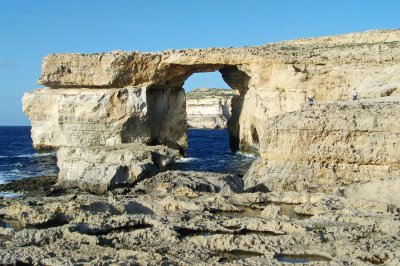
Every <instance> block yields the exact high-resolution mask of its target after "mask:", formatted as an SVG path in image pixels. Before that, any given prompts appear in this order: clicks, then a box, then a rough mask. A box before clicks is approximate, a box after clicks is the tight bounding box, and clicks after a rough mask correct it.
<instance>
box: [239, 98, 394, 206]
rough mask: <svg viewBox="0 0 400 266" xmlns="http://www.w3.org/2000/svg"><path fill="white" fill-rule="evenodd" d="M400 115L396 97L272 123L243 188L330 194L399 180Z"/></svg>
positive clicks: (312, 109) (331, 105) (308, 111)
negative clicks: (352, 187) (390, 179)
mask: <svg viewBox="0 0 400 266" xmlns="http://www.w3.org/2000/svg"><path fill="white" fill-rule="evenodd" d="M399 114H400V97H399V96H391V97H383V98H377V99H371V100H362V101H355V102H352V101H345V102H324V103H317V104H315V105H313V106H307V105H305V106H304V107H303V108H302V109H301V110H298V111H294V112H290V113H286V114H282V115H280V116H277V117H274V118H272V119H270V120H269V121H268V123H267V124H266V126H265V128H264V129H263V136H264V137H263V138H262V139H261V140H260V141H261V143H260V144H261V147H262V148H261V150H260V154H261V160H259V161H258V162H257V163H255V164H254V165H253V166H252V169H250V171H249V172H248V173H247V175H246V177H245V186H246V188H247V189H250V190H251V189H255V188H258V189H260V188H261V189H266V190H273V191H279V190H286V191H287V190H292V191H309V192H317V191H318V192H329V193H331V192H333V190H334V189H336V188H338V187H346V186H352V185H356V184H365V183H368V182H371V181H377V180H382V179H385V180H388V179H389V178H391V177H398V176H400V155H399V153H398V152H397V150H398V148H397V147H398V145H399V140H400V126H399V123H398V122H397V120H398V115H399ZM397 180H399V178H397ZM393 184H396V186H397V188H400V187H399V184H398V181H396V180H393ZM366 196H367V195H366ZM399 203H400V202H399Z"/></svg>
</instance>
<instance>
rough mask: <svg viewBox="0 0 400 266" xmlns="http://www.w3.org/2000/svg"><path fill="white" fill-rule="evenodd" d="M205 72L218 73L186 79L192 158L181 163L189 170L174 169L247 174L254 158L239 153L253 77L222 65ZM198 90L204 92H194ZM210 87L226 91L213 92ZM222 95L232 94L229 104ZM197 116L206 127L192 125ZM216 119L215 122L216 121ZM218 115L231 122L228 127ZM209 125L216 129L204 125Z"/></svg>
mask: <svg viewBox="0 0 400 266" xmlns="http://www.w3.org/2000/svg"><path fill="white" fill-rule="evenodd" d="M215 68H217V69H215ZM205 69H206V70H214V72H211V73H204V72H209V71H199V72H196V71H195V72H193V73H190V75H189V74H188V75H186V79H185V80H184V81H183V83H182V88H184V89H185V90H186V92H187V95H186V104H187V109H186V112H187V118H188V126H189V127H188V154H187V155H188V157H187V158H184V159H182V160H180V162H183V164H186V166H187V167H183V168H182V166H178V167H177V166H175V167H174V169H179V170H200V171H211V172H226V173H228V172H230V173H232V172H234V171H239V172H236V173H237V174H244V173H245V172H246V171H247V169H248V167H249V166H250V163H251V162H252V160H253V158H251V157H245V156H243V155H242V154H240V153H236V152H237V151H239V130H240V125H239V117H240V113H241V111H242V105H243V97H244V95H245V94H246V92H247V90H248V82H249V80H250V77H249V76H248V75H247V74H246V73H245V72H244V71H241V70H240V69H239V67H238V66H231V65H224V66H221V65H218V67H215V66H213V67H212V68H206V67H205V66H204V67H202V69H201V70H205ZM196 70H199V69H198V68H197V69H196ZM179 78H180V77H179ZM179 82H181V81H179ZM173 83H175V81H174V82H173ZM198 87H202V88H204V89H200V90H193V89H195V88H198ZM210 87H211V88H216V87H217V88H221V89H225V90H226V91H225V90H212V89H210ZM221 91H223V94H224V93H227V92H229V93H230V96H229V102H228V103H227V102H226V101H225V100H224V95H221V94H219V93H220V92H221ZM227 104H228V105H227ZM196 108H197V109H196ZM200 109H202V110H203V113H202V114H200V112H201V110H200ZM204 110H205V111H204ZM208 112H209V113H208ZM197 114H199V115H198V118H199V120H201V121H200V122H202V123H203V126H202V125H201V123H200V122H199V123H198V124H195V122H196V121H195V122H193V120H191V121H189V120H190V119H191V116H192V115H194V116H196V115H197ZM208 114H210V116H209V117H207V115H208ZM213 115H214V118H212V116H213ZM216 115H218V116H221V117H225V118H227V119H225V121H224V122H225V123H224V124H220V123H218V122H217V121H216V120H212V119H218V118H215V117H216ZM208 122H209V124H210V125H212V127H207V126H205V125H204V123H208ZM210 129H214V130H210ZM178 165H179V162H178Z"/></svg>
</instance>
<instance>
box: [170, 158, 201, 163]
mask: <svg viewBox="0 0 400 266" xmlns="http://www.w3.org/2000/svg"><path fill="white" fill-rule="evenodd" d="M197 160H200V159H199V158H193V157H186V158H180V159H178V160H176V161H175V162H177V163H187V162H192V161H197Z"/></svg>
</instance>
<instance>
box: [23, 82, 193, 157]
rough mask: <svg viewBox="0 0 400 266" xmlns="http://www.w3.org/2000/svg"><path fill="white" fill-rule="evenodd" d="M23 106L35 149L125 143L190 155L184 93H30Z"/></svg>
mask: <svg viewBox="0 0 400 266" xmlns="http://www.w3.org/2000/svg"><path fill="white" fill-rule="evenodd" d="M23 106H24V107H23V108H24V112H25V113H26V114H27V115H28V117H29V119H30V120H31V124H32V139H33V145H34V147H35V148H36V149H49V148H58V147H62V146H71V147H85V146H99V145H118V144H123V143H145V144H164V145H167V146H170V147H174V148H177V149H181V150H185V149H186V145H187V144H186V126H185V123H184V120H185V118H186V112H185V93H184V91H183V90H182V89H164V90H151V89H146V88H131V87H129V88H116V89H115V88H110V89H87V88H82V89H76V88H75V89H61V88H60V89H50V88H45V89H40V90H35V91H33V92H29V93H26V94H25V95H24V98H23Z"/></svg>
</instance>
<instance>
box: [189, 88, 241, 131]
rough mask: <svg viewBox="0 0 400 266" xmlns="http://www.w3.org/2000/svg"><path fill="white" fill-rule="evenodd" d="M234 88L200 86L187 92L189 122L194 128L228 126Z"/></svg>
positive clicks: (234, 93)
mask: <svg viewBox="0 0 400 266" xmlns="http://www.w3.org/2000/svg"><path fill="white" fill-rule="evenodd" d="M236 94H237V93H236V92H235V91H233V90H225V89H211V88H199V89H195V90H193V91H191V92H189V93H187V94H186V114H187V118H186V119H187V124H188V126H189V127H193V128H211V129H213V128H226V127H227V122H228V120H229V118H230V117H231V99H232V97H233V96H234V95H236Z"/></svg>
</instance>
